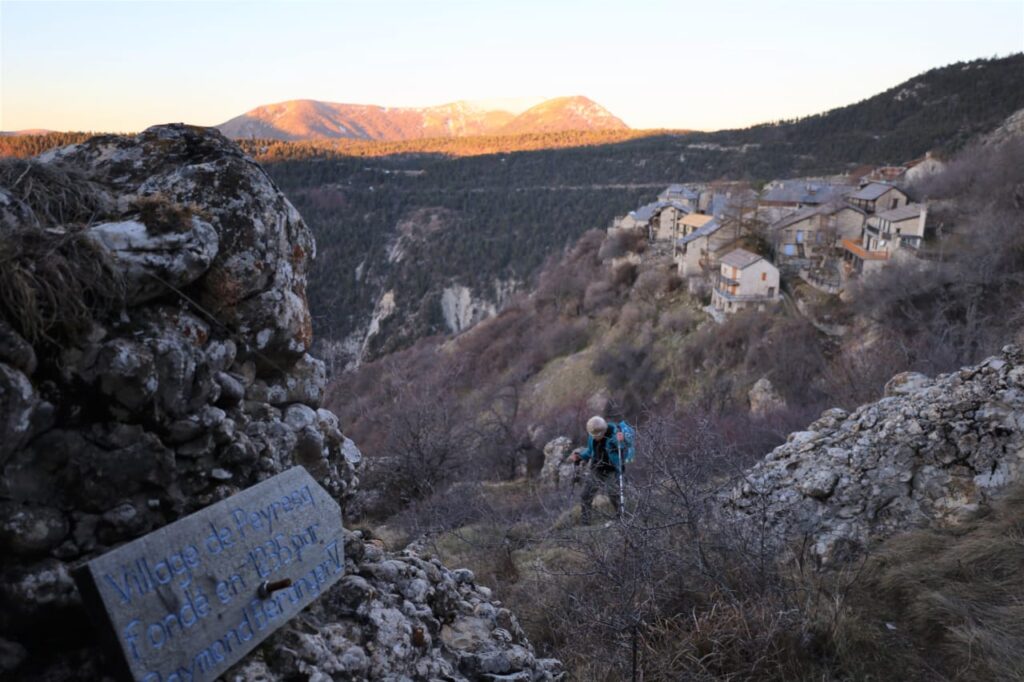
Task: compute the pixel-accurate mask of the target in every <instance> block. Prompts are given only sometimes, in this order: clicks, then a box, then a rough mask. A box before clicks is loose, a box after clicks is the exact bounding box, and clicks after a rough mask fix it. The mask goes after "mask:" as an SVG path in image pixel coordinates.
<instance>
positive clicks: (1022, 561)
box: [871, 485, 1024, 680]
mask: <svg viewBox="0 0 1024 682" xmlns="http://www.w3.org/2000/svg"><path fill="white" fill-rule="evenodd" d="M871 571H872V579H871V583H872V584H871V587H873V588H875V589H877V597H876V598H879V599H880V600H881V601H883V602H886V603H890V604H892V612H893V617H894V620H895V622H896V626H897V627H901V628H905V629H907V630H908V631H909V632H910V633H911V635H912V636H913V637H914V638H915V639H916V640H917V641H918V642H919V643H920V645H921V647H922V648H925V647H926V648H927V650H928V652H929V656H930V657H931V658H932V659H933V661H934V662H935V665H937V666H938V667H940V668H941V669H942V670H944V671H946V673H947V674H948V675H949V676H950V677H951V678H954V679H958V680H996V679H998V680H1024V485H1017V486H1014V487H1012V488H1010V489H1008V490H1007V491H1006V492H1005V493H1004V494H1003V495H1002V496H1001V498H1000V499H999V500H998V501H997V502H996V503H995V504H994V505H993V506H992V507H991V508H988V509H983V510H981V511H979V512H978V513H977V515H976V516H975V517H974V518H973V519H971V520H969V521H968V522H966V523H964V524H962V525H961V526H958V527H956V528H953V529H947V530H929V531H917V532H914V533H909V534H906V535H904V536H901V537H897V538H894V539H893V540H891V541H889V542H888V543H886V545H885V546H884V547H883V548H882V550H881V552H880V553H879V554H878V556H877V557H876V558H875V559H874V560H873V562H872V566H871Z"/></svg>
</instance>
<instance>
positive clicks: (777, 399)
mask: <svg viewBox="0 0 1024 682" xmlns="http://www.w3.org/2000/svg"><path fill="white" fill-rule="evenodd" d="M747 399H748V400H749V401H750V414H752V415H754V416H755V417H764V416H767V415H769V414H771V413H773V412H778V411H779V410H784V409H786V400H785V399H784V398H783V397H782V396H781V395H780V394H779V392H778V391H776V390H775V386H773V385H772V382H771V381H770V380H769V379H768V377H761V378H760V379H758V380H757V382H756V383H755V384H754V385H753V386H752V387H751V389H750V391H749V392H748V393H747Z"/></svg>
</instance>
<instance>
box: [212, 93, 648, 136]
mask: <svg viewBox="0 0 1024 682" xmlns="http://www.w3.org/2000/svg"><path fill="white" fill-rule="evenodd" d="M215 127H216V128H217V129H219V130H220V131H221V132H222V133H224V134H225V135H226V136H228V137H233V138H262V139H274V140H285V141H299V140H329V139H362V140H385V141H397V140H410V139H421V138H429V137H468V136H474V135H493V134H519V133H529V132H554V131H563V130H628V129H629V126H627V125H626V124H625V123H624V122H623V121H622V120H621V119H619V118H617V117H616V116H614V115H613V114H612V113H611V112H609V111H608V110H607V109H605V108H604V107H602V106H601V105H600V104H598V103H597V102H594V101H593V100H591V99H589V98H587V97H583V96H582V95H574V96H569V97H556V98H553V99H549V100H545V101H543V102H541V103H540V104H537V105H535V106H532V107H530V108H528V109H526V110H525V111H523V112H521V113H518V114H516V113H513V112H512V111H508V110H506V109H503V108H488V107H486V106H481V105H478V104H474V103H472V102H467V101H462V100H460V101H456V102H448V103H446V104H440V105H437V106H432V107H384V106H379V105H374V104H348V103H338V102H324V101H321V100H313V99H297V100H287V101H284V102H276V103H274V104H266V105H262V106H259V107H256V108H255V109H251V110H250V111H247V112H246V113H244V114H242V115H240V116H236V117H234V118H232V119H229V120H227V121H225V122H224V123H221V124H220V125H218V126H215Z"/></svg>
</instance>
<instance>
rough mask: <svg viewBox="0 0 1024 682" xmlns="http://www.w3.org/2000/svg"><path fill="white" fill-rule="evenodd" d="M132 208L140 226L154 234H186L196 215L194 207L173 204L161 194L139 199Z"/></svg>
mask: <svg viewBox="0 0 1024 682" xmlns="http://www.w3.org/2000/svg"><path fill="white" fill-rule="evenodd" d="M132 206H133V208H134V209H135V210H136V211H138V212H139V220H140V221H141V222H142V224H144V225H145V226H146V227H147V228H148V229H149V230H151V231H153V232H156V233H168V232H187V231H188V230H190V229H192V217H193V216H194V215H196V213H197V212H196V209H195V208H194V207H192V206H185V205H182V204H178V203H175V202H173V201H171V200H170V199H168V198H167V197H165V196H164V195H163V194H152V195H150V196H147V197H140V198H138V199H136V200H135V202H134V203H133V205H132Z"/></svg>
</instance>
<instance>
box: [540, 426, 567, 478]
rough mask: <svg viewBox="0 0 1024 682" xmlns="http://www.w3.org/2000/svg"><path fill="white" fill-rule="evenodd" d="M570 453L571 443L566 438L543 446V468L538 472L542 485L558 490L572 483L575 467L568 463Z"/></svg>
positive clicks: (554, 440)
mask: <svg viewBox="0 0 1024 682" xmlns="http://www.w3.org/2000/svg"><path fill="white" fill-rule="evenodd" d="M572 451H573V446H572V441H571V440H569V438H567V437H566V436H559V437H558V438H555V439H553V440H550V441H548V443H547V444H546V445H545V446H544V466H543V468H542V469H541V471H540V480H541V483H542V484H544V485H550V486H552V487H554V488H560V487H563V486H566V485H569V484H570V483H571V482H572V477H573V475H574V468H575V467H574V466H573V465H572V463H571V462H569V461H568V458H569V455H571V454H572Z"/></svg>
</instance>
